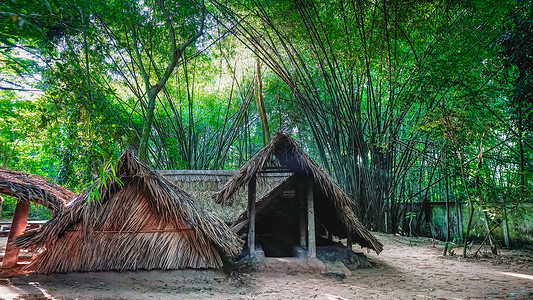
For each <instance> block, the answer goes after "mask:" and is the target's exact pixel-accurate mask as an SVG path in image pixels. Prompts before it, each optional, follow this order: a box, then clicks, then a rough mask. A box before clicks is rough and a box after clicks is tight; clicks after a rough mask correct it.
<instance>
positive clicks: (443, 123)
mask: <svg viewBox="0 0 533 300" xmlns="http://www.w3.org/2000/svg"><path fill="white" fill-rule="evenodd" d="M532 9H533V6H532V5H531V1H513V0H509V1H477V0H466V1H447V0H444V1H401V0H394V1H390V0H376V1H363V0H349V1H341V0H332V1H331V0H328V1H325V0H313V1H311V0H281V1H268V0H239V1H217V0H211V1H195V0H182V1H178V0H168V1H163V0H146V1H115V0H111V1H101V0H97V1H84V0H76V1H63V0H41V1H27V2H25V1H7V2H6V3H4V4H2V7H1V8H0V11H1V12H0V17H1V18H2V20H1V22H2V23H1V24H2V27H0V29H1V32H0V43H2V50H1V51H2V53H1V57H2V63H1V65H0V67H1V68H0V72H1V74H2V81H1V82H0V84H1V88H2V90H3V91H2V92H1V94H0V104H1V106H0V115H1V120H0V122H1V123H0V124H1V127H0V141H1V144H0V163H1V164H2V166H3V167H8V168H13V169H20V170H24V171H29V172H32V173H37V174H41V175H46V176H48V177H51V178H55V179H56V180H57V182H58V183H60V184H64V185H67V186H69V187H70V188H73V189H80V188H81V187H83V186H84V185H85V184H87V183H89V182H91V180H92V178H93V177H94V176H95V175H98V174H101V172H102V170H103V169H104V167H105V166H106V165H108V162H110V161H113V160H114V159H116V157H117V156H118V155H119V154H120V153H121V152H122V151H123V150H124V149H133V150H135V151H139V153H140V156H141V157H142V158H144V159H145V160H146V161H148V162H149V163H150V164H152V165H153V166H154V167H155V168H160V169H182V168H185V169H234V168H237V167H239V166H240V165H242V164H243V163H244V162H245V161H246V160H247V159H248V158H249V157H250V156H251V155H253V154H254V153H255V152H256V151H257V150H258V149H259V148H260V147H261V146H262V145H263V143H264V142H265V139H266V137H265V136H266V135H265V132H264V130H265V124H264V123H265V117H266V119H268V123H269V124H268V125H269V126H268V127H269V130H270V132H276V131H279V130H283V131H285V132H290V133H291V134H293V135H294V136H295V137H297V138H298V139H299V140H300V141H301V142H302V143H303V144H304V147H305V148H306V150H308V151H309V152H310V153H311V155H312V156H313V157H315V158H316V159H317V160H318V161H319V162H320V163H321V164H322V165H323V166H324V167H325V168H327V169H328V170H329V171H330V172H331V173H332V174H333V176H334V177H335V178H336V179H337V181H338V182H339V183H340V184H341V185H343V187H344V188H345V189H346V190H347V191H348V193H349V194H350V195H351V196H352V197H353V198H354V201H355V203H354V207H355V208H356V212H357V214H358V216H359V217H360V218H361V220H362V221H363V222H364V223H365V224H366V225H367V226H369V227H371V228H372V229H375V230H383V231H388V232H398V231H401V232H407V231H408V229H407V226H408V224H409V220H411V219H413V218H416V219H418V220H417V222H416V223H417V226H418V230H420V226H422V224H423V223H424V222H423V220H422V213H421V212H422V211H423V207H424V206H425V205H427V203H429V202H436V201H445V202H446V203H448V204H450V203H459V202H465V203H467V204H468V205H469V207H470V208H471V209H472V211H473V209H474V208H476V207H477V208H481V209H483V211H484V216H483V218H484V220H486V226H487V228H489V230H490V229H493V228H497V227H501V226H502V225H503V224H504V223H505V220H506V219H507V218H508V216H510V215H513V214H514V215H519V214H520V213H521V209H520V208H521V205H522V204H523V203H526V202H531V194H530V192H529V187H530V186H531V170H532V167H533V140H532V139H531V131H532V130H533V125H532V124H533V111H532V108H533V102H532V99H533V98H532V93H533V90H532V86H533V85H532V79H531V76H532V66H533V63H532V62H533V57H532V53H533V22H532V16H533V13H532ZM258 60H259V61H260V62H261V64H260V67H259V68H260V70H261V75H260V76H259V75H258V74H259V73H258V67H257V61H258ZM28 90H29V92H28ZM34 90H37V92H35V91H34ZM32 91H34V92H32ZM259 95H262V97H259ZM255 103H258V105H256V104H255ZM261 103H262V104H261ZM262 107H264V108H265V113H264V114H263V113H262V112H261V111H262ZM262 121H263V123H262ZM268 127H267V128H268ZM413 203H422V205H421V207H422V209H419V210H418V211H415V210H413ZM419 207H420V206H419ZM470 215H472V216H473V213H471V214H470ZM465 218H466V217H465ZM406 220H407V221H406ZM469 223H470V222H469ZM467 227H470V225H468V226H467ZM463 231H466V232H467V233H466V234H467V235H468V231H469V228H464V230H463V229H461V232H463Z"/></svg>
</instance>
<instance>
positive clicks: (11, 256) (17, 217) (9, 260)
mask: <svg viewBox="0 0 533 300" xmlns="http://www.w3.org/2000/svg"><path fill="white" fill-rule="evenodd" d="M29 210H30V202H28V201H22V200H19V201H18V202H17V206H16V207H15V214H14V216H13V222H12V223H11V230H9V235H8V237H7V245H6V254H5V255H4V260H3V263H2V268H13V267H16V266H17V262H18V258H19V252H20V249H19V248H17V247H15V246H13V244H12V242H13V240H14V239H15V238H16V237H17V236H19V235H21V234H22V233H24V230H26V225H27V222H28V211H29Z"/></svg>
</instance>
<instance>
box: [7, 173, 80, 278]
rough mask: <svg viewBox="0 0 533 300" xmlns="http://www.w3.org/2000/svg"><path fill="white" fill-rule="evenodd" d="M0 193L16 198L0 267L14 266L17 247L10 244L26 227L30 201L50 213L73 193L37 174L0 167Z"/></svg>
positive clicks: (55, 210) (61, 206)
mask: <svg viewBox="0 0 533 300" xmlns="http://www.w3.org/2000/svg"><path fill="white" fill-rule="evenodd" d="M0 194H4V195H7V196H12V197H16V198H17V199H18V201H17V205H16V207H15V213H14V215H13V221H12V222H11V228H10V230H9V235H8V238H7V245H6V252H5V254H4V257H3V260H2V268H12V267H15V266H16V265H17V262H18V256H19V248H17V247H15V246H14V245H13V241H14V239H15V238H16V237H17V236H19V235H21V234H22V233H24V231H25V230H26V226H27V220H28V211H29V209H30V202H33V203H36V204H39V205H43V206H44V207H46V208H48V209H50V210H51V211H52V212H53V213H57V212H58V211H60V210H62V209H63V208H64V207H65V204H66V203H67V202H68V201H69V200H70V199H72V198H73V197H74V196H75V194H74V193H73V192H71V191H69V190H68V189H66V188H64V187H62V186H60V185H57V184H54V183H51V182H50V181H48V180H46V179H45V178H43V177H41V176H37V175H33V174H27V173H24V172H19V171H13V170H8V169H4V168H0Z"/></svg>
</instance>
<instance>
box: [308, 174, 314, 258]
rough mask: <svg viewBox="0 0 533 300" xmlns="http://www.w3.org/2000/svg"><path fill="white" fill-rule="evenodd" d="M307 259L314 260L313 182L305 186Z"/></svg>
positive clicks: (310, 181)
mask: <svg viewBox="0 0 533 300" xmlns="http://www.w3.org/2000/svg"><path fill="white" fill-rule="evenodd" d="M307 257H308V258H316V240H315V207H314V203H313V180H312V179H311V180H309V181H308V184H307Z"/></svg>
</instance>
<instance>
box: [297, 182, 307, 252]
mask: <svg viewBox="0 0 533 300" xmlns="http://www.w3.org/2000/svg"><path fill="white" fill-rule="evenodd" d="M306 197H307V196H306V195H304V194H303V193H302V192H301V193H300V195H299V199H298V200H299V202H300V203H299V206H300V209H299V216H298V217H299V218H300V246H302V247H307V203H306V201H307V198H306Z"/></svg>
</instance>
